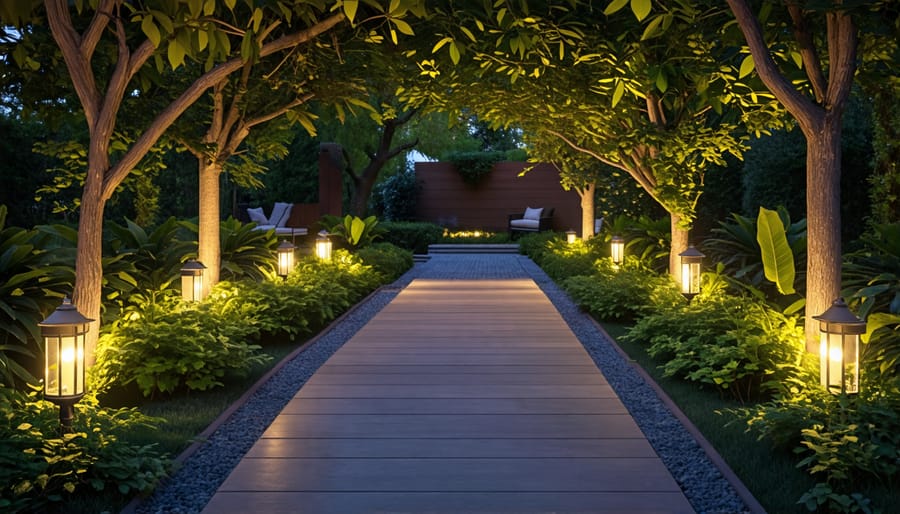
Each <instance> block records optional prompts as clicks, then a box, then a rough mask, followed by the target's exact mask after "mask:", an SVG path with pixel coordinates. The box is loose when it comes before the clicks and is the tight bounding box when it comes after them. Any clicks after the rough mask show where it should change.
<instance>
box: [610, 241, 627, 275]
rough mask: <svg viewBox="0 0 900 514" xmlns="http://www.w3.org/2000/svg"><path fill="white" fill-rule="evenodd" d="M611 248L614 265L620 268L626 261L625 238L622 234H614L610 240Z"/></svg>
mask: <svg viewBox="0 0 900 514" xmlns="http://www.w3.org/2000/svg"><path fill="white" fill-rule="evenodd" d="M609 250H610V254H611V255H612V261H613V266H614V267H616V268H618V267H619V266H620V265H622V263H623V262H625V239H623V238H622V236H612V239H611V240H610V242H609Z"/></svg>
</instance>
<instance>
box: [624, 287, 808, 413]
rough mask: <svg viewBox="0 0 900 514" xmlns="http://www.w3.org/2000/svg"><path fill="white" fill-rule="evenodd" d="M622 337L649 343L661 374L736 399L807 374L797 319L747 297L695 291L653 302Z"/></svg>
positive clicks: (757, 394)
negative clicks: (677, 301) (686, 298)
mask: <svg viewBox="0 0 900 514" xmlns="http://www.w3.org/2000/svg"><path fill="white" fill-rule="evenodd" d="M625 338H626V339H627V340H630V341H634V342H641V343H645V344H649V345H650V346H649V348H648V352H649V353H650V355H651V356H653V357H654V358H656V359H659V360H661V361H662V362H663V364H662V366H661V368H662V369H663V372H664V375H665V376H667V377H677V378H682V379H685V380H688V381H692V382H697V383H699V384H703V385H708V386H713V387H715V388H717V389H718V390H719V391H721V392H722V393H728V394H730V395H731V396H732V397H734V398H735V399H737V400H739V401H742V402H743V401H746V400H749V399H753V398H758V397H760V396H765V395H770V394H772V393H774V392H776V391H778V390H779V389H780V388H783V387H786V386H787V385H788V384H790V383H791V382H792V381H797V380H802V379H804V377H806V376H807V373H808V369H807V368H806V367H805V366H804V364H803V355H804V353H805V352H804V348H805V343H804V336H803V329H802V327H801V326H798V324H797V319H796V318H795V317H791V316H785V315H783V314H781V313H779V312H777V311H774V310H772V309H770V308H768V307H766V306H764V305H762V304H759V303H756V302H753V301H751V300H749V299H748V298H741V297H734V296H715V297H707V296H698V297H696V298H695V299H694V301H693V302H691V303H690V304H688V305H686V306H680V307H672V306H669V307H666V306H663V305H658V307H657V310H655V311H654V312H653V313H650V314H647V315H646V316H645V317H643V318H641V319H640V320H639V321H638V322H637V323H636V324H635V326H634V327H632V328H631V330H629V332H628V334H627V335H626V336H625Z"/></svg>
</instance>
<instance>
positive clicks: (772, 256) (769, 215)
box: [756, 207, 795, 294]
mask: <svg viewBox="0 0 900 514" xmlns="http://www.w3.org/2000/svg"><path fill="white" fill-rule="evenodd" d="M756 241H757V242H758V243H759V247H760V250H762V261H763V271H764V272H765V275H766V278H767V279H769V280H771V281H772V282H774V283H775V285H776V286H778V291H779V292H780V293H781V294H792V293H794V273H795V271H794V254H793V252H791V246H790V245H789V244H788V241H787V235H785V230H784V224H783V223H782V221H781V217H780V216H779V215H778V212H777V211H772V210H769V209H766V208H765V207H760V208H759V217H758V218H757V222H756Z"/></svg>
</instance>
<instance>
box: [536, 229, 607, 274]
mask: <svg viewBox="0 0 900 514" xmlns="http://www.w3.org/2000/svg"><path fill="white" fill-rule="evenodd" d="M597 259H598V256H597V255H596V254H595V253H594V252H592V251H591V249H590V247H589V246H588V245H586V244H584V243H583V242H581V241H580V240H579V241H576V242H575V243H573V244H569V243H566V241H565V240H564V239H557V240H554V241H551V242H549V243H548V244H547V251H545V252H543V253H540V254H538V256H537V258H532V260H534V261H535V262H536V263H537V264H538V266H540V267H541V268H542V269H543V270H544V272H545V273H546V274H547V275H548V276H549V277H550V278H552V279H553V280H556V281H561V280H563V279H565V278H566V277H572V276H577V275H593V274H594V272H595V271H596V270H597V266H596V262H597Z"/></svg>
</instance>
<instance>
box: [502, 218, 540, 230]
mask: <svg viewBox="0 0 900 514" xmlns="http://www.w3.org/2000/svg"><path fill="white" fill-rule="evenodd" d="M509 226H510V227H514V228H533V229H537V228H540V226H541V222H540V220H528V219H521V220H511V221H510V222H509Z"/></svg>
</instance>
